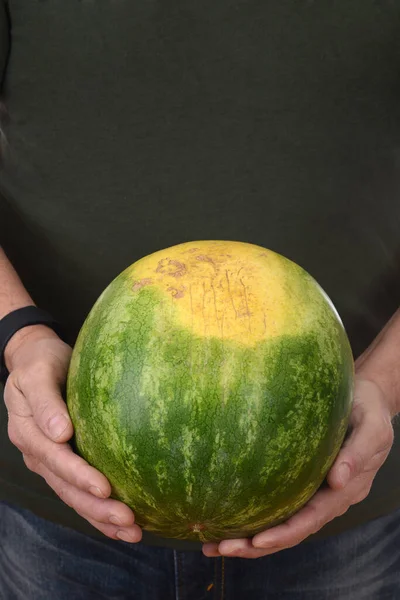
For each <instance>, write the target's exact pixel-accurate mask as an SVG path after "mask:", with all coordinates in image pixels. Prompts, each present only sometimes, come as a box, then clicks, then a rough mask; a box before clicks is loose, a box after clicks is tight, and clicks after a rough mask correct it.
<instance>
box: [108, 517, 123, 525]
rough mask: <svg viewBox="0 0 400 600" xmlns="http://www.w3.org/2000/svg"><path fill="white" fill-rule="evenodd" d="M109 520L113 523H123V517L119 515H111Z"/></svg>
mask: <svg viewBox="0 0 400 600" xmlns="http://www.w3.org/2000/svg"><path fill="white" fill-rule="evenodd" d="M108 520H109V521H110V523H112V524H113V525H122V521H121V519H120V518H119V517H117V516H116V515H111V517H110V518H109V519H108Z"/></svg>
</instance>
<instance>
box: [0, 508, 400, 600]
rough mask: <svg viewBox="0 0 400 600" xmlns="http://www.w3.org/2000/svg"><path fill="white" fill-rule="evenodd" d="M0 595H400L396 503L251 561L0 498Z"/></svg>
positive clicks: (270, 599) (352, 598) (309, 599)
mask: <svg viewBox="0 0 400 600" xmlns="http://www.w3.org/2000/svg"><path fill="white" fill-rule="evenodd" d="M0 598H1V600H102V599H105V598H109V599H120V600H122V599H124V600H128V599H129V600H133V599H134V600H243V599H246V598H248V599H249V600H261V599H262V600H400V510H398V511H396V512H394V513H392V514H390V515H388V516H385V517H383V518H380V519H377V520H374V521H371V522H370V523H368V524H367V525H364V526H362V527H359V528H357V529H353V530H351V531H347V532H345V533H342V534H340V535H338V536H335V537H332V538H329V539H327V540H322V541H314V542H308V543H303V544H300V545H299V546H297V547H294V548H291V549H289V550H284V551H282V552H279V553H277V554H274V555H271V556H269V557H264V558H259V559H256V560H246V559H240V558H229V559H228V558H225V559H222V558H206V557H205V556H203V555H202V553H200V552H180V551H179V552H178V551H174V550H172V549H167V548H157V547H148V546H145V545H143V544H136V545H132V544H127V543H125V542H114V541H112V540H108V539H107V538H104V540H101V539H94V538H91V537H87V536H85V535H82V534H80V533H78V532H76V531H74V530H69V529H66V528H64V527H61V526H59V525H55V524H54V523H51V522H49V521H45V520H42V519H40V518H38V517H36V516H35V515H33V514H32V513H30V512H28V511H25V510H22V509H20V508H17V507H15V506H12V505H9V504H6V503H0Z"/></svg>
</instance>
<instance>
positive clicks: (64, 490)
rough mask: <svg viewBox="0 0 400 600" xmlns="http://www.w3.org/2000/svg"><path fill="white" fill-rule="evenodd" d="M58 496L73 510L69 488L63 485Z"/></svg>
mask: <svg viewBox="0 0 400 600" xmlns="http://www.w3.org/2000/svg"><path fill="white" fill-rule="evenodd" d="M57 495H58V496H59V498H60V499H61V500H62V501H63V502H64V504H66V505H67V506H69V507H70V508H73V502H72V499H71V495H70V493H69V490H68V487H67V486H64V485H62V486H61V487H60V489H59V490H58V491H57Z"/></svg>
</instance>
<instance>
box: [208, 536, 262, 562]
mask: <svg viewBox="0 0 400 600" xmlns="http://www.w3.org/2000/svg"><path fill="white" fill-rule="evenodd" d="M203 554H204V555H205V556H207V557H215V556H228V557H236V558H260V557H261V556H264V555H265V550H263V549H258V548H254V546H253V545H252V543H251V540H249V539H237V540H224V541H223V542H221V543H220V544H219V545H218V544H214V543H207V544H204V545H203Z"/></svg>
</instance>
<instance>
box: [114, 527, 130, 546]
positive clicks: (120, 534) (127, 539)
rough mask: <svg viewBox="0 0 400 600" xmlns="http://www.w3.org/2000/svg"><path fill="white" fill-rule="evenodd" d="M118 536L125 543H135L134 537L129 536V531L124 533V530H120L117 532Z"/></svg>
mask: <svg viewBox="0 0 400 600" xmlns="http://www.w3.org/2000/svg"><path fill="white" fill-rule="evenodd" d="M116 536H117V538H118V539H119V540H121V541H123V542H130V543H132V542H133V539H132V537H131V536H130V535H129V533H128V532H127V531H124V530H123V529H120V530H119V531H117V533H116Z"/></svg>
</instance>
